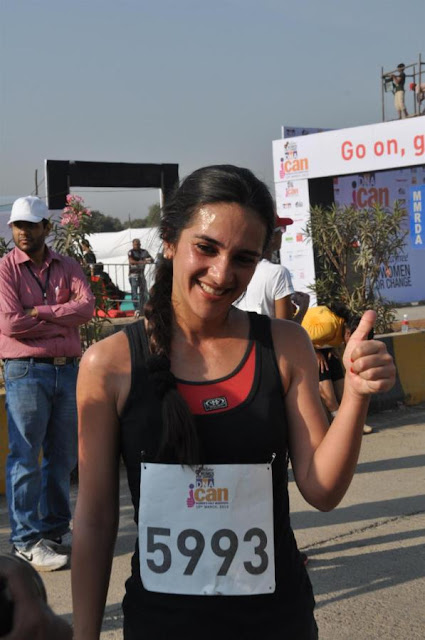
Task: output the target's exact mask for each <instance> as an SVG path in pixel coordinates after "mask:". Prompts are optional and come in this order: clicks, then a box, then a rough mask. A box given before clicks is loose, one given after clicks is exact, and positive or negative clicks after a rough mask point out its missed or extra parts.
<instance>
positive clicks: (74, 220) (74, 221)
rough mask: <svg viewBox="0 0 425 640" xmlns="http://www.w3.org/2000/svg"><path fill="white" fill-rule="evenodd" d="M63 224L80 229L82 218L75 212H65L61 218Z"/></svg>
mask: <svg viewBox="0 0 425 640" xmlns="http://www.w3.org/2000/svg"><path fill="white" fill-rule="evenodd" d="M61 225H62V226H66V225H70V226H73V227H75V228H76V229H78V227H79V226H80V220H79V218H78V216H77V215H76V214H75V213H64V214H63V216H62V218H61Z"/></svg>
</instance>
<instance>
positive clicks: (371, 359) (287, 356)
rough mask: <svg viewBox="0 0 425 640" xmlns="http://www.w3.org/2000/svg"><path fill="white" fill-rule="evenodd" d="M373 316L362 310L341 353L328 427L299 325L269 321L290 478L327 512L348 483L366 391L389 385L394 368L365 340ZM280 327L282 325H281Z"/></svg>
mask: <svg viewBox="0 0 425 640" xmlns="http://www.w3.org/2000/svg"><path fill="white" fill-rule="evenodd" d="M374 318H375V315H374V313H373V312H369V311H368V312H366V314H365V315H364V317H363V320H362V321H361V323H360V325H359V327H358V329H357V330H356V331H355V332H354V333H353V335H352V337H351V339H350V341H349V343H348V345H347V348H346V352H345V354H344V363H345V366H346V368H347V376H346V380H345V387H344V394H343V397H342V400H341V405H340V408H339V410H338V414H337V416H336V418H335V419H334V420H333V422H332V424H331V426H330V427H328V423H327V419H326V417H325V414H324V411H323V407H322V403H321V400H320V396H319V384H318V370H317V362H316V357H315V355H314V351H313V348H312V345H311V342H310V340H309V338H308V336H307V334H306V333H305V332H304V330H303V329H302V328H300V327H297V326H296V325H295V324H293V323H292V324H291V325H290V326H289V327H288V326H287V323H285V327H282V326H280V327H279V326H278V325H279V323H274V324H275V326H274V329H273V338H274V342H275V348H276V353H277V358H278V363H279V367H280V370H281V374H282V382H283V385H284V388H285V390H286V410H287V418H288V425H289V446H290V456H291V461H292V466H293V470H294V476H295V480H296V483H297V485H298V488H299V489H300V491H301V493H302V495H303V496H304V498H305V499H306V500H307V502H309V503H310V504H311V505H312V506H314V507H316V508H318V509H320V510H323V511H327V510H330V509H333V508H334V507H335V506H336V505H337V504H338V503H339V502H340V501H341V499H342V498H343V496H344V494H345V493H346V491H347V489H348V487H349V485H350V482H351V480H352V477H353V474H354V471H355V468H356V464H357V460H358V456H359V452H360V445H361V441H362V434H363V424H364V422H365V419H366V414H367V409H368V405H369V397H370V394H371V393H376V392H378V391H386V390H388V389H390V388H391V387H392V386H393V384H394V379H395V367H394V364H393V361H392V358H391V356H389V354H388V353H387V351H386V348H385V345H384V344H383V343H382V342H379V341H376V340H374V341H368V340H367V335H368V332H369V330H370V328H371V327H372V325H373V322H374ZM282 324H283V323H282Z"/></svg>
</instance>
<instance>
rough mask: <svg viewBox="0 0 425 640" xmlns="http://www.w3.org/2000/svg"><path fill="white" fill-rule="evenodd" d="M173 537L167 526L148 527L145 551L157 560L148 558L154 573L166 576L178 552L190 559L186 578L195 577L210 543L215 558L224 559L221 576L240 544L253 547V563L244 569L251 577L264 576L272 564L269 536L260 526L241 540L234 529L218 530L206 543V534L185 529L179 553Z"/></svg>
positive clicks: (224, 573) (185, 572) (220, 568)
mask: <svg viewBox="0 0 425 640" xmlns="http://www.w3.org/2000/svg"><path fill="white" fill-rule="evenodd" d="M170 536H171V529H167V528H164V527H147V530H146V552H147V554H148V555H150V554H152V555H153V556H154V557H149V558H148V559H147V561H146V564H147V566H148V567H149V569H150V570H151V571H153V572H154V573H159V574H161V573H166V572H167V571H168V570H169V569H170V568H171V565H172V562H173V553H175V552H177V553H179V554H181V555H182V556H185V557H187V558H189V561H188V563H187V565H186V568H185V569H184V571H183V575H185V576H191V575H193V573H194V571H195V569H196V567H197V565H198V562H199V561H200V559H201V556H202V554H203V552H204V550H205V546H206V544H209V545H210V547H211V550H212V552H213V553H214V555H216V556H218V557H219V558H223V562H222V563H221V565H220V567H219V568H218V570H217V575H218V576H226V575H227V573H228V571H229V569H230V566H231V564H232V562H233V560H234V558H235V556H236V554H237V551H238V548H239V545H240V544H249V543H251V546H252V544H254V546H253V547H252V556H253V557H252V561H251V560H245V561H244V563H243V566H244V568H245V571H247V573H249V574H251V575H260V574H261V573H264V572H265V571H266V569H267V567H268V564H269V557H268V555H267V552H266V548H267V535H266V533H265V532H264V531H263V529H260V528H259V527H253V528H251V529H248V531H247V532H246V533H245V535H244V536H243V539H242V540H241V541H239V539H238V536H237V534H236V533H235V532H234V531H232V529H219V530H218V531H215V532H214V533H213V534H212V536H211V538H210V539H209V540H208V541H206V540H205V537H204V535H203V534H202V533H201V531H199V530H198V529H184V530H183V531H181V532H180V533H179V534H178V536H177V545H176V546H177V550H175V549H173V551H172V550H171V549H170V546H169V544H167V542H169V541H168V540H167V538H169V537H170Z"/></svg>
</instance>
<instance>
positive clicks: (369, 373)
mask: <svg viewBox="0 0 425 640" xmlns="http://www.w3.org/2000/svg"><path fill="white" fill-rule="evenodd" d="M375 322H376V313H375V312H374V311H365V313H364V314H363V317H362V319H361V320H360V323H359V326H358V327H357V329H356V330H355V331H354V332H353V334H352V335H351V338H350V339H349V341H348V343H347V346H346V348H345V352H344V358H343V362H344V367H345V371H346V375H345V386H346V388H347V390H348V389H350V391H352V392H354V393H355V394H356V395H359V396H365V395H369V394H371V393H379V392H382V391H389V389H391V387H393V385H394V382H395V373H396V370H395V366H394V361H393V359H392V357H391V356H390V354H389V353H388V351H387V348H386V346H385V344H384V343H383V342H381V341H380V340H368V335H369V333H370V331H371V329H373V327H374V324H375Z"/></svg>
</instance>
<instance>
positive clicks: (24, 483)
mask: <svg viewBox="0 0 425 640" xmlns="http://www.w3.org/2000/svg"><path fill="white" fill-rule="evenodd" d="M8 224H9V226H11V227H12V233H13V240H14V242H15V245H16V246H15V248H14V249H13V250H12V251H11V252H10V253H8V254H7V255H6V256H5V257H4V258H3V260H2V261H1V262H0V357H1V358H2V359H3V361H4V380H5V386H6V410H7V418H8V428H9V456H8V459H7V470H6V492H7V500H8V507H9V517H10V525H11V542H12V544H13V553H14V554H15V555H17V556H19V557H21V558H23V559H25V560H27V561H28V562H30V563H31V564H32V566H33V567H35V568H36V569H38V570H40V571H53V570H55V569H60V568H61V567H63V566H65V565H66V564H67V562H68V560H69V554H70V551H71V547H70V543H71V533H70V528H69V524H70V520H71V512H70V505H69V480H70V473H71V471H72V469H73V468H74V466H75V464H76V449H77V414H76V401H75V385H76V379H77V373H78V360H79V357H80V356H81V343H80V336H79V330H78V327H79V325H81V324H83V323H85V322H87V321H89V320H90V319H91V317H92V314H93V309H94V297H93V294H92V292H91V290H90V287H89V285H88V283H87V280H86V277H85V275H84V273H83V271H82V269H81V267H80V266H79V264H78V263H77V262H76V261H75V260H73V259H72V258H69V257H67V256H62V255H59V254H57V253H55V252H53V251H52V250H51V249H49V247H47V245H46V238H47V236H48V235H49V233H50V230H51V226H50V223H49V221H48V209H47V207H46V205H45V204H44V202H42V200H40V199H39V198H36V197H33V196H28V197H25V198H19V199H18V200H16V201H15V202H14V204H13V207H12V213H11V217H10V220H9V223H8ZM41 450H42V451H43V459H42V464H41V468H40V465H39V455H40V451H41Z"/></svg>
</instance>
